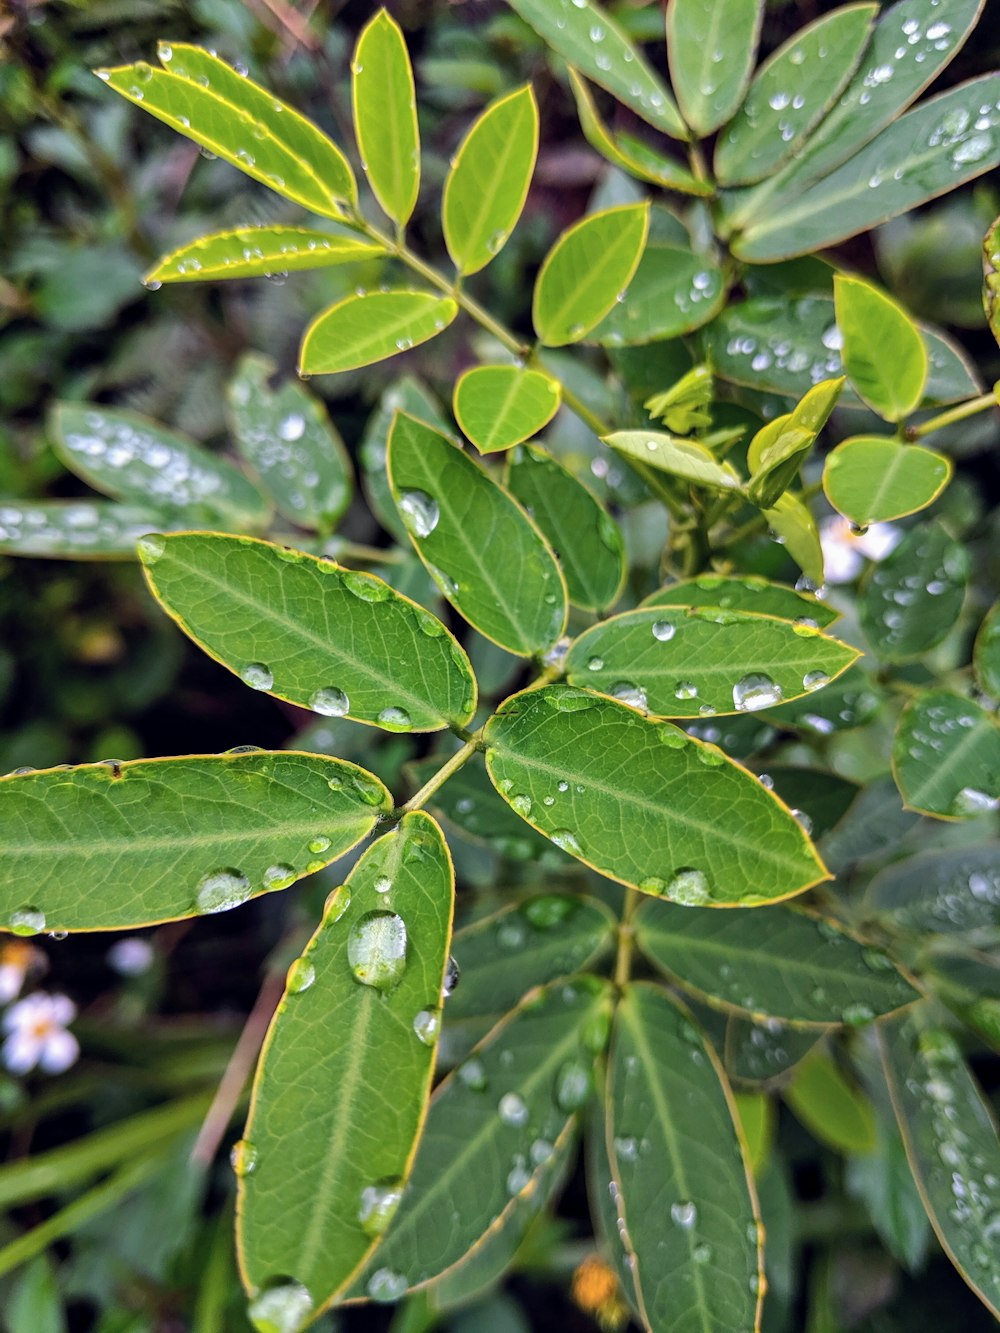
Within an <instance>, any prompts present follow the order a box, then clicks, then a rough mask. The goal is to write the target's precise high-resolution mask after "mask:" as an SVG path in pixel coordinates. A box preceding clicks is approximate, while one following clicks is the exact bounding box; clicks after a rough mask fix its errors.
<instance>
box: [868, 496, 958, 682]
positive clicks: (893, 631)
mask: <svg viewBox="0 0 1000 1333" xmlns="http://www.w3.org/2000/svg"><path fill="white" fill-rule="evenodd" d="M968 580H969V554H968V552H967V551H966V549H965V547H964V546H962V545H961V543H959V542H956V541H955V540H954V538H953V537H952V536H951V535H950V534H949V532H948V530H947V529H946V528H945V527H943V525H942V524H941V523H939V522H938V521H937V520H936V519H934V520H931V521H930V522H927V523H920V524H917V525H916V526H915V527H912V528H910V530H909V532H908V533H907V534H906V536H905V537H904V538H903V540H902V541H901V542H900V543H899V545H898V546H897V547H895V549H894V550H892V551H891V552H890V553H889V555H887V556H886V558H885V559H884V560H882V561H880V563H879V564H877V565H874V566H873V567H872V569H871V572H870V573H869V575H868V577H867V579H866V580H865V582H864V584H863V586H862V590H861V598H860V603H859V612H860V617H861V628H862V629H863V630H864V632H865V637H866V638H867V639H868V642H869V643H870V644H871V646H872V648H873V649H874V651H875V652H876V653H877V654H878V656H879V657H882V658H884V659H885V660H886V661H890V662H899V661H905V660H906V659H907V658H910V657H918V656H919V655H920V654H921V653H925V652H927V651H928V650H929V649H931V648H933V647H935V646H936V645H937V644H939V643H940V642H941V641H942V640H943V639H945V638H946V637H947V635H948V632H949V630H950V629H951V627H952V626H953V625H954V623H955V621H956V620H957V619H958V616H959V613H960V612H961V610H962V603H963V601H964V600H965V588H966V584H967V583H968Z"/></svg>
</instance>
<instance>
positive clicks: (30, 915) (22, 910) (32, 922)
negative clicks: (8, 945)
mask: <svg viewBox="0 0 1000 1333" xmlns="http://www.w3.org/2000/svg"><path fill="white" fill-rule="evenodd" d="M44 929H45V913H44V912H41V911H39V909H38V908H37V907H19V908H18V909H17V910H16V911H14V912H11V914H10V933H11V934H12V935H24V936H27V935H40V934H41V933H42V931H43V930H44Z"/></svg>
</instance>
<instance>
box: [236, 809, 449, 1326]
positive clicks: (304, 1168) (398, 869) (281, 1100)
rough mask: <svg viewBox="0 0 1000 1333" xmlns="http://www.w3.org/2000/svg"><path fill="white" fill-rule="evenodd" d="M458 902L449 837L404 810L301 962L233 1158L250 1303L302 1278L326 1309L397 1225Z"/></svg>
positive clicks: (268, 1042) (340, 894) (342, 892)
mask: <svg viewBox="0 0 1000 1333" xmlns="http://www.w3.org/2000/svg"><path fill="white" fill-rule="evenodd" d="M453 896H454V873H453V871H452V865H451V857H450V856H449V854H448V847H447V845H446V843H445V841H444V837H443V835H442V833H441V830H440V828H439V827H438V826H437V824H435V822H434V820H433V819H431V817H430V816H429V815H426V814H424V813H423V812H422V811H416V812H414V813H412V814H408V815H404V816H403V819H402V821H401V822H400V824H399V825H398V827H397V828H396V829H394V830H393V831H392V832H391V833H387V834H386V835H385V836H384V837H382V838H379V840H378V841H377V842H376V843H373V844H372V846H371V847H369V848H368V850H367V851H366V852H365V854H364V856H363V857H362V858H361V860H360V861H359V862H358V864H357V865H356V866H355V867H354V869H353V870H352V871H351V874H350V876H349V877H348V879H347V882H346V883H345V884H344V885H343V887H342V888H340V889H338V890H337V891H336V892H335V893H333V894H332V895H331V896H330V898H329V900H328V902H327V906H326V910H325V912H324V916H323V920H322V922H321V923H320V926H319V928H318V930H317V931H316V933H315V934H314V935H313V937H312V939H311V940H310V941H309V943H308V944H307V946H306V948H305V950H304V951H303V953H302V956H301V957H300V958H297V959H296V960H295V962H294V963H292V965H291V968H290V969H289V972H288V979H287V981H286V983H285V993H284V996H283V997H282V1000H281V1002H280V1003H279V1005H278V1011H277V1014H276V1015H275V1017H274V1019H273V1021H272V1023H271V1027H270V1030H269V1032H268V1034H267V1038H266V1039H265V1042H264V1049H263V1053H262V1056H261V1060H260V1064H259V1065H258V1068H257V1075H256V1078H255V1079H254V1087H253V1099H252V1103H251V1109H250V1116H249V1119H248V1121H247V1126H246V1130H245V1137H244V1139H243V1140H242V1142H241V1143H240V1145H239V1147H238V1149H237V1151H236V1154H235V1163H236V1171H237V1176H238V1178H239V1194H238V1201H237V1208H238V1216H239V1223H238V1230H237V1244H238V1247H239V1255H240V1266H241V1269H242V1273H243V1279H244V1282H245V1283H246V1284H247V1286H248V1288H249V1289H250V1291H251V1293H252V1294H255V1293H256V1292H257V1291H258V1290H261V1289H265V1288H266V1287H267V1286H268V1285H269V1283H271V1282H274V1281H275V1280H276V1279H278V1278H281V1279H283V1280H285V1281H288V1280H289V1279H291V1280H293V1281H295V1282H299V1283H301V1284H302V1285H303V1286H305V1287H306V1288H307V1290H308V1292H309V1296H310V1299H311V1302H312V1312H317V1311H319V1310H320V1309H322V1308H323V1307H325V1306H327V1305H329V1304H330V1303H331V1302H332V1301H333V1300H334V1298H335V1297H336V1295H337V1293H338V1292H339V1291H341V1290H342V1289H343V1287H344V1286H345V1285H346V1284H347V1282H348V1281H349V1280H350V1278H351V1277H352V1275H353V1274H354V1273H355V1272H356V1271H357V1269H358V1267H359V1265H361V1264H362V1263H363V1262H364V1260H365V1259H366V1257H367V1256H368V1255H369V1254H370V1253H371V1252H372V1250H373V1249H374V1247H375V1246H376V1244H377V1243H378V1240H379V1238H380V1237H381V1235H382V1234H383V1233H384V1231H385V1230H386V1228H387V1227H388V1225H389V1223H390V1221H391V1220H392V1215H393V1213H394V1212H395V1210H396V1207H397V1206H398V1204H399V1200H400V1197H401V1195H402V1191H403V1189H404V1187H405V1185H406V1180H407V1176H408V1175H409V1171H410V1167H411V1164H412V1161H413V1156H414V1152H415V1150H416V1144H417V1139H418V1137H419V1135H420V1130H421V1127H422V1124H423V1120H424V1114H425V1110H426V1105H427V1099H428V1097H429V1095H430V1087H431V1076H432V1074H433V1072H434V1052H435V1047H436V1045H437V1037H438V1033H439V1031H440V1026H441V1005H442V985H443V982H444V973H445V967H446V964H447V961H448V944H449V939H450V936H451V915H452V902H453ZM387 1069H391V1070H392V1077H391V1079H389V1080H386V1079H385V1077H384V1074H385V1071H386V1070H387Z"/></svg>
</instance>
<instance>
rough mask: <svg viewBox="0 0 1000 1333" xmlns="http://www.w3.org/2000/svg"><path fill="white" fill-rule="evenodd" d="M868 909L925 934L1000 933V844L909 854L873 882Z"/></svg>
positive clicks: (896, 926)
mask: <svg viewBox="0 0 1000 1333" xmlns="http://www.w3.org/2000/svg"><path fill="white" fill-rule="evenodd" d="M865 903H866V909H867V910H870V911H871V912H872V913H874V915H875V916H876V917H887V918H889V920H890V921H891V923H892V925H893V926H894V927H895V928H898V929H900V930H904V931H913V932H917V933H920V934H937V935H956V934H957V935H965V934H977V933H979V932H983V933H985V934H986V935H988V936H990V937H992V936H993V935H995V934H996V933H997V932H1000V843H995V842H988V843H984V844H983V845H982V846H980V847H949V848H945V849H943V850H941V851H934V852H921V853H919V854H918V855H917V856H908V857H905V858H904V859H903V860H900V861H896V862H894V863H893V864H892V865H890V866H886V868H885V869H884V870H881V871H880V872H879V873H878V874H877V875H876V876H875V878H874V879H873V880H872V882H871V883H870V884H869V886H868V892H867V895H866V899H865Z"/></svg>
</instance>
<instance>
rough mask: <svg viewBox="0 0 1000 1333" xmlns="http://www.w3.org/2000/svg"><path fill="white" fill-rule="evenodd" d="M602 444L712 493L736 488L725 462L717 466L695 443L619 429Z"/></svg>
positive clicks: (708, 451)
mask: <svg viewBox="0 0 1000 1333" xmlns="http://www.w3.org/2000/svg"><path fill="white" fill-rule="evenodd" d="M604 442H605V444H609V445H610V446H611V448H612V449H617V450H618V451H619V452H620V453H623V454H624V455H625V456H626V458H634V459H636V460H637V461H638V462H641V463H648V464H649V466H650V467H655V468H656V469H658V471H660V472H669V473H670V474H671V476H674V477H682V478H683V479H684V480H685V481H690V482H693V483H694V484H695V485H697V486H710V487H711V488H712V489H713V490H720V491H734V490H738V489H739V484H740V479H739V476H738V475H737V473H736V470H735V469H734V468H733V467H732V465H731V464H729V463H720V462H719V461H718V459H717V458H716V456H715V455H714V454H713V453H712V451H711V449H709V448H707V447H706V446H705V445H704V444H701V443H700V442H699V441H698V440H682V439H679V438H678V437H677V436H675V435H666V434H664V433H663V432H661V431H653V430H619V431H615V432H614V434H612V435H606V436H605V437H604Z"/></svg>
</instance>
